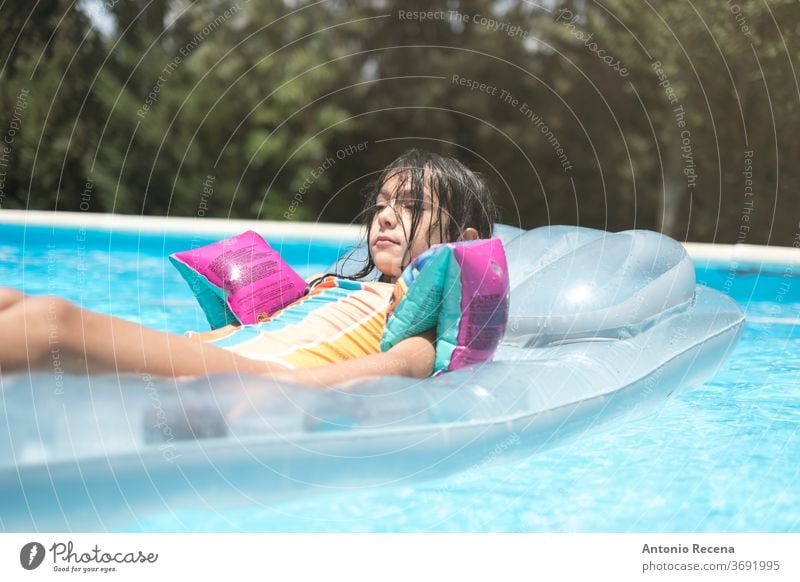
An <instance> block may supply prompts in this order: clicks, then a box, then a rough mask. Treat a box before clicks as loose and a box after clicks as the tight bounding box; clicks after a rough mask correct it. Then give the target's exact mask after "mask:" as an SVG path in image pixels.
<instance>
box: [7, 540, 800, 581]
mask: <svg viewBox="0 0 800 582" xmlns="http://www.w3.org/2000/svg"><path fill="white" fill-rule="evenodd" d="M798 550H800V534H380V535H376V534H46V533H40V534H0V580H51V579H52V580H64V579H70V580H109V581H110V580H114V581H115V582H116V581H122V580H142V579H147V578H151V577H155V578H156V579H159V580H161V579H166V578H168V577H173V578H175V579H182V580H185V579H187V578H186V576H187V575H188V576H197V577H200V578H201V579H203V580H208V579H209V578H211V577H215V578H220V579H222V580H225V582H231V581H232V580H235V579H237V578H241V579H243V580H244V579H247V580H250V579H253V578H257V579H259V580H287V579H288V580H310V579H312V578H313V579H318V580H326V581H328V580H342V581H346V582H358V581H365V582H366V581H369V582H375V581H380V582H391V581H398V582H400V581H402V582H409V581H411V580H413V581H417V580H436V581H445V580H458V582H462V581H469V580H476V581H478V580H480V581H481V582H484V581H486V580H531V581H534V580H535V581H540V580H546V581H549V580H577V579H581V580H596V579H600V580H615V581H625V580H650V579H651V580H722V579H725V580H736V581H745V580H758V581H765V582H771V581H775V582H777V581H779V580H780V581H783V580H793V581H795V580H800V568H799V567H798V564H800V557H798V555H799V554H800V552H798Z"/></svg>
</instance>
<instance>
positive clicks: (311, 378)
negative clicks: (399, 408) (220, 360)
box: [275, 329, 436, 388]
mask: <svg viewBox="0 0 800 582" xmlns="http://www.w3.org/2000/svg"><path fill="white" fill-rule="evenodd" d="M435 341H436V330H435V329H429V330H428V331H426V332H425V333H422V334H420V335H417V336H414V337H410V338H408V339H405V340H403V341H401V342H399V343H398V344H397V345H395V346H394V347H393V348H391V349H390V350H389V351H386V352H381V353H380V354H372V355H370V356H364V357H363V358H356V359H354V360H347V361H344V362H338V363H336V364H327V365H325V366H315V367H312V368H303V369H300V370H291V371H289V372H277V373H276V374H275V376H276V377H277V378H279V379H284V380H286V381H288V382H295V383H297V384H305V385H307V386H317V387H320V388H330V387H332V386H335V385H337V384H341V383H343V382H346V381H349V380H355V379H358V378H366V377H369V376H410V377H411V378H427V377H428V376H430V375H431V374H432V373H433V364H434V361H435V359H436V347H435Z"/></svg>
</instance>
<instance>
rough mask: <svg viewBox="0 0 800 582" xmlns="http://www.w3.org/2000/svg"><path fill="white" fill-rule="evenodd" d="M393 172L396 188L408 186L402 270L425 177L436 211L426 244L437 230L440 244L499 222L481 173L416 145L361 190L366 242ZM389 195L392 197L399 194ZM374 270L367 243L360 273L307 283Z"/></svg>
mask: <svg viewBox="0 0 800 582" xmlns="http://www.w3.org/2000/svg"><path fill="white" fill-rule="evenodd" d="M426 170H427V171H426ZM394 176H397V177H398V178H399V181H398V185H397V190H405V189H406V187H408V192H407V193H404V194H403V198H406V199H407V200H408V204H407V206H406V207H407V208H408V209H409V210H410V211H411V225H410V231H409V232H407V233H406V240H408V241H409V245H408V248H407V249H406V257H405V258H404V259H403V265H402V267H403V268H405V267H406V266H407V265H408V263H410V262H411V256H410V255H411V248H410V247H411V245H410V241H412V240H414V238H415V236H416V234H417V230H419V224H420V221H421V220H422V214H423V210H424V203H425V186H426V184H425V179H426V178H427V180H428V184H427V186H428V189H429V191H430V192H431V195H435V196H436V198H437V199H438V202H437V204H436V205H435V210H434V211H435V215H434V216H433V217H432V218H431V230H430V231H428V246H430V245H431V242H432V240H433V238H432V236H431V234H432V232H433V231H434V229H436V228H438V229H439V240H441V241H444V242H455V241H457V240H458V238H459V236H461V233H462V232H463V231H464V230H465V229H466V228H468V227H472V228H474V229H475V230H477V231H478V236H479V237H480V238H491V236H492V228H493V227H494V223H495V222H497V220H498V212H497V207H496V206H495V203H494V199H493V198H492V195H491V192H490V191H489V188H488V186H487V185H486V182H485V181H484V180H483V177H482V176H481V175H480V174H479V173H477V172H473V171H472V170H470V169H469V168H467V167H466V166H465V165H464V164H462V163H461V162H459V161H458V160H457V159H455V158H452V157H449V156H441V155H439V154H435V153H433V152H428V151H424V150H419V149H416V148H414V149H410V150H406V151H405V152H403V153H402V154H401V155H400V156H399V157H397V158H396V159H395V160H394V161H393V162H391V163H390V164H389V165H388V166H386V168H384V169H383V171H382V172H381V174H380V176H379V177H378V178H377V180H375V181H373V182H371V183H370V184H368V185H367V187H366V188H365V189H364V190H363V192H362V196H363V198H364V207H363V209H362V211H361V213H360V222H361V224H362V225H364V226H365V227H366V229H367V234H366V241H367V242H369V235H370V230H371V229H372V221H373V219H374V217H375V214H377V213H378V212H380V210H381V209H382V206H378V204H377V198H378V195H379V194H380V193H381V190H382V189H383V185H384V184H386V182H387V181H389V179H391V178H392V177H394ZM388 194H389V195H390V196H391V197H394V196H395V195H396V194H397V192H388ZM445 225H446V228H445ZM349 260H356V259H354V258H352V254H351V255H348V257H347V258H345V259H344V261H345V263H346V262H347V261H349ZM359 262H360V261H359ZM374 269H375V263H374V262H373V261H372V256H371V255H370V254H369V247H367V262H366V264H365V265H364V267H363V268H362V269H361V270H360V271H358V272H357V273H355V274H353V275H349V276H348V275H344V274H342V273H328V274H326V275H322V276H320V277H318V278H316V279H314V281H312V282H311V286H312V287H313V286H314V285H315V284H316V283H317V282H318V281H321V280H322V279H324V278H325V277H326V276H327V275H336V276H337V277H340V278H344V279H352V280H360V279H364V278H365V277H367V276H368V275H369V274H370V273H372V271H373V270H374ZM382 278H383V275H381V279H382Z"/></svg>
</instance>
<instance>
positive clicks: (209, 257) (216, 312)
mask: <svg viewBox="0 0 800 582" xmlns="http://www.w3.org/2000/svg"><path fill="white" fill-rule="evenodd" d="M169 259H170V261H172V264H173V265H175V267H176V268H177V269H178V271H179V272H180V273H181V275H183V278H184V279H185V280H186V282H187V283H188V284H189V287H190V288H191V289H192V293H194V296H195V298H196V299H197V302H198V303H199V304H200V307H202V309H203V311H204V312H205V314H206V318H207V319H208V323H209V324H210V325H211V328H212V329H216V328H219V327H222V326H224V325H227V324H229V323H237V322H238V323H242V324H251V323H257V322H258V321H261V320H264V319H266V318H268V317H269V316H270V315H271V314H272V313H274V312H276V311H278V310H280V309H283V308H284V307H286V306H287V305H289V304H290V303H292V302H294V301H296V300H297V299H299V298H300V297H302V296H303V295H304V294H305V290H306V282H305V281H304V280H303V279H302V278H301V277H300V275H298V274H297V273H295V272H294V270H293V269H292V268H291V267H290V266H289V265H288V264H286V262H285V261H284V260H283V259H282V258H281V256H280V255H279V254H278V253H277V251H275V250H274V249H273V248H272V247H270V246H269V245H268V244H267V242H266V241H265V240H264V239H263V238H261V236H259V235H258V234H257V233H255V232H253V231H252V230H249V231H247V232H244V233H242V234H240V235H237V236H234V237H231V238H228V239H225V240H221V241H219V242H216V243H213V244H210V245H206V246H204V247H199V248H196V249H191V250H188V251H183V252H180V253H175V254H172V255H170V257H169Z"/></svg>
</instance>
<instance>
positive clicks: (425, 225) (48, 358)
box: [0, 150, 496, 387]
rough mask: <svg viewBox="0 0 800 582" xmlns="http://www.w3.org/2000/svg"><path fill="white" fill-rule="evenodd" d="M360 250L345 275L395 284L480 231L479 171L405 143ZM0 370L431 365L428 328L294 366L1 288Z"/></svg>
mask: <svg viewBox="0 0 800 582" xmlns="http://www.w3.org/2000/svg"><path fill="white" fill-rule="evenodd" d="M362 216H363V222H364V224H365V226H366V227H367V248H368V251H369V259H368V262H367V264H366V266H365V267H364V269H363V270H362V271H360V272H359V273H357V274H356V275H354V276H353V278H354V279H359V278H362V277H366V276H367V275H368V274H369V273H371V272H372V271H373V269H374V268H377V269H378V271H380V273H381V276H380V279H379V280H380V281H381V282H384V283H394V282H395V281H396V279H397V277H399V276H400V274H401V273H402V271H403V269H404V268H405V267H406V266H407V265H408V264H409V263H410V262H411V261H412V260H413V259H414V258H416V257H417V256H419V255H420V254H421V253H422V252H424V251H425V250H427V249H428V248H430V247H431V245H434V244H438V243H442V242H453V241H457V240H472V239H476V238H489V237H490V236H491V233H492V225H493V224H494V222H495V220H496V209H495V206H494V203H493V201H492V199H491V196H490V194H489V191H488V188H487V187H486V184H485V183H484V182H483V180H482V179H481V178H480V177H479V176H478V175H477V174H475V173H473V172H472V171H470V170H469V169H467V168H466V167H465V166H464V165H463V164H461V163H460V162H458V161H457V160H455V159H453V158H448V157H443V156H439V155H437V154H433V153H428V152H423V151H420V150H409V151H407V152H405V153H404V154H402V155H401V156H400V157H399V158H397V159H396V160H395V161H393V162H392V163H391V164H390V165H389V166H388V167H387V168H386V169H385V170H384V171H383V172H382V173H381V176H380V178H379V179H378V180H377V182H376V183H375V185H374V186H373V187H371V189H370V190H369V191H368V195H367V198H366V205H365V208H364V211H363V215H362ZM0 330H2V334H1V335H0V373H2V374H9V373H13V372H19V371H24V370H31V371H46V370H47V369H48V368H50V369H51V370H52V368H53V358H57V359H58V361H59V365H60V367H61V368H62V369H64V370H65V371H67V372H71V373H78V374H87V373H88V374H92V373H102V372H117V373H126V372H127V373H130V372H135V373H148V374H152V375H159V376H172V377H177V376H196V375H206V374H213V373H221V372H237V373H242V374H243V373H250V374H253V373H255V374H268V375H270V376H271V377H273V378H277V379H281V380H286V381H290V382H296V383H299V384H306V385H312V386H321V387H328V386H332V385H335V384H338V383H340V382H343V381H346V380H352V379H354V378H360V377H365V376H374V375H382V376H388V375H395V376H411V377H414V378H424V377H427V376H429V375H430V374H431V373H432V371H433V364H434V359H435V339H436V338H435V330H433V329H431V330H428V331H427V332H425V333H423V334H421V335H418V336H414V337H411V338H408V339H406V340H404V341H402V342H400V343H398V344H397V345H395V346H394V347H393V348H391V349H390V350H388V351H387V352H379V353H374V354H370V355H368V356H364V357H360V358H357V359H351V360H346V361H341V362H337V363H334V364H330V365H326V366H317V367H310V368H304V369H299V370H288V369H287V368H286V367H285V366H282V365H280V364H277V363H273V362H264V361H261V360H255V359H250V358H247V357H244V356H242V355H239V354H237V353H235V352H232V351H228V350H225V349H221V348H218V347H216V346H214V345H211V344H209V343H204V342H201V341H197V340H196V339H191V338H188V337H185V336H181V335H176V334H170V333H165V332H160V331H157V330H154V329H151V328H147V327H143V326H141V325H138V324H136V323H133V322H130V321H126V320H123V319H118V318H116V317H110V316H107V315H102V314H99V313H94V312H92V311H87V310H84V309H80V308H79V307H77V306H75V305H73V304H72V303H70V302H68V301H66V300H64V299H61V298H57V297H51V296H35V297H29V296H26V295H24V294H23V293H21V292H19V291H17V290H15V289H8V288H6V289H3V288H0Z"/></svg>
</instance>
